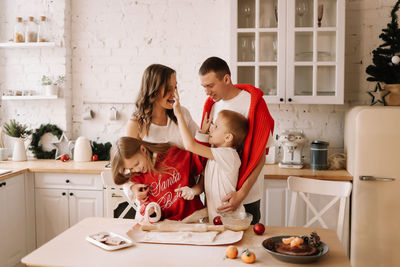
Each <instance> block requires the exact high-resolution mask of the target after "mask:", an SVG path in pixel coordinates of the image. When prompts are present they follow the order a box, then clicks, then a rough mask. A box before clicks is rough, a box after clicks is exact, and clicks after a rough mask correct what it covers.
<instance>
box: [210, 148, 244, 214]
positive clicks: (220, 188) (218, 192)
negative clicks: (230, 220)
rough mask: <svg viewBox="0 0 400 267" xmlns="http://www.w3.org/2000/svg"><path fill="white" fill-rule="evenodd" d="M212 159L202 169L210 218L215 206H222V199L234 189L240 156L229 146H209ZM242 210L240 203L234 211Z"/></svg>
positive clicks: (214, 212)
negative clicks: (203, 169)
mask: <svg viewBox="0 0 400 267" xmlns="http://www.w3.org/2000/svg"><path fill="white" fill-rule="evenodd" d="M211 153H212V154H213V157H214V159H213V160H211V159H209V160H208V161H207V165H206V168H205V171H204V191H205V194H206V199H207V208H208V217H209V219H210V220H212V219H213V218H214V217H215V216H218V215H220V214H218V213H217V208H218V207H220V206H222V205H223V204H224V203H222V201H221V200H222V199H223V198H224V197H225V196H226V195H227V194H229V193H231V192H234V191H236V184H237V181H238V176H239V168H240V157H239V154H238V153H237V152H236V150H235V149H233V148H231V147H215V148H211ZM240 212H244V206H243V204H241V205H240V206H239V207H238V208H237V209H236V210H235V212H234V213H240Z"/></svg>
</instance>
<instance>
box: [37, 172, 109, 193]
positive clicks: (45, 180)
mask: <svg viewBox="0 0 400 267" xmlns="http://www.w3.org/2000/svg"><path fill="white" fill-rule="evenodd" d="M35 188H59V189H84V190H103V182H102V180H101V177H100V175H96V174H75V173H35Z"/></svg>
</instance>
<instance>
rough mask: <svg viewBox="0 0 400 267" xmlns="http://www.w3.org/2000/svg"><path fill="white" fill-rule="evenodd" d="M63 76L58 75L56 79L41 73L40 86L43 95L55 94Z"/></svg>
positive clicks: (62, 81)
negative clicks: (42, 89)
mask: <svg viewBox="0 0 400 267" xmlns="http://www.w3.org/2000/svg"><path fill="white" fill-rule="evenodd" d="M64 81H65V77H64V75H59V76H58V78H57V79H56V80H53V79H52V78H50V76H47V75H43V76H42V86H43V88H44V94H45V95H48V96H50V95H57V94H58V88H59V87H60V86H62V85H63V84H64Z"/></svg>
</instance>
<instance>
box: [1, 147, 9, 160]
mask: <svg viewBox="0 0 400 267" xmlns="http://www.w3.org/2000/svg"><path fill="white" fill-rule="evenodd" d="M7 159H8V148H6V147H0V160H7Z"/></svg>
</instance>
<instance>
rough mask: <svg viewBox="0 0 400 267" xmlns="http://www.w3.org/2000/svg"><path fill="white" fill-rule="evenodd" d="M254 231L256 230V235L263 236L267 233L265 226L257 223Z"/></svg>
mask: <svg viewBox="0 0 400 267" xmlns="http://www.w3.org/2000/svg"><path fill="white" fill-rule="evenodd" d="M253 230H254V233H256V234H257V235H262V234H263V233H264V231H265V226H264V224H262V223H256V224H255V225H254V226H253Z"/></svg>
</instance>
